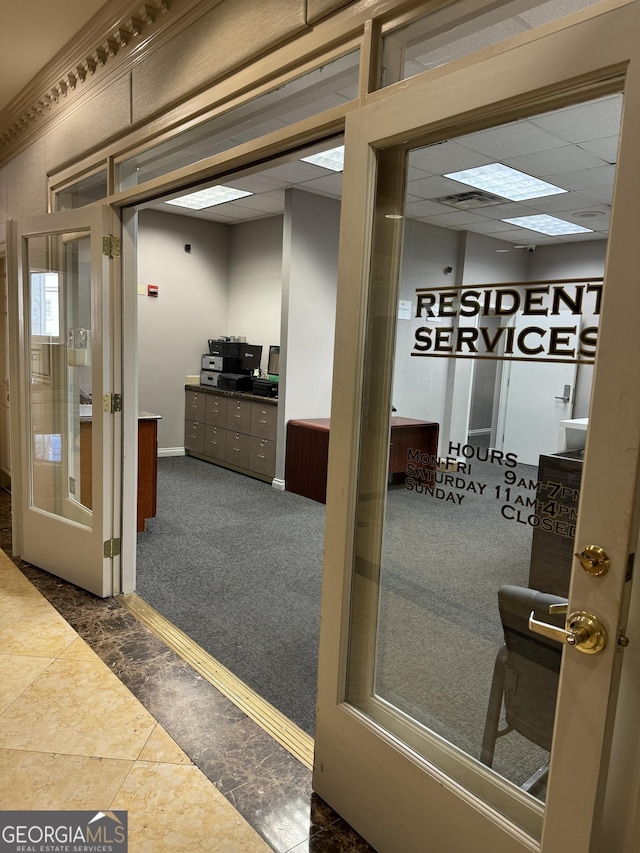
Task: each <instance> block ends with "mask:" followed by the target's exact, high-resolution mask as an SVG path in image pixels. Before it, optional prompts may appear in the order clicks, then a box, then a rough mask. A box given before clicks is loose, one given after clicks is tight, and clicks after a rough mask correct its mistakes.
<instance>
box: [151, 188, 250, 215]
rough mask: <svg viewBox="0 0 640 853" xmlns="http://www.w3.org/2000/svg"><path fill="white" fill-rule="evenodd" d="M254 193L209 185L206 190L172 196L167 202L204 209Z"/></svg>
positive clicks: (191, 208)
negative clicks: (176, 196)
mask: <svg viewBox="0 0 640 853" xmlns="http://www.w3.org/2000/svg"><path fill="white" fill-rule="evenodd" d="M248 195H253V193H249V192H247V191H246V190H237V189H235V188H234V187H223V186H217V187H208V189H206V190H198V191H197V192H195V193H188V195H183V196H180V197H179V198H172V199H171V200H170V201H167V202H165V204H175V205H176V207H188V208H189V209H190V210H204V209H205V208H207V207H215V206H216V205H217V204H226V202H228V201H236V200H237V199H239V198H244V197H245V196H248Z"/></svg>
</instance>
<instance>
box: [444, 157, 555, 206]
mask: <svg viewBox="0 0 640 853" xmlns="http://www.w3.org/2000/svg"><path fill="white" fill-rule="evenodd" d="M444 177H445V178H451V180H452V181H459V182H460V183H461V184H467V185H468V186H470V187H475V188H476V189H478V190H486V191H487V192H490V193H494V195H500V196H502V197H503V198H508V199H509V200H510V201H525V200H526V199H529V198H542V197H543V196H547V195H558V194H559V193H566V192H567V190H563V189H561V188H560V187H556V186H555V185H554V184H548V183H547V182H546V181H541V180H539V179H538V178H534V177H533V176H532V175H527V174H526V172H519V171H518V170H517V169H512V168H511V167H510V166H503V165H502V163H490V164H489V165H488V166H478V167H477V168H476V169H465V170H464V171H462V172H451V173H450V174H449V175H444Z"/></svg>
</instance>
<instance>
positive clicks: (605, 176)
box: [553, 166, 616, 191]
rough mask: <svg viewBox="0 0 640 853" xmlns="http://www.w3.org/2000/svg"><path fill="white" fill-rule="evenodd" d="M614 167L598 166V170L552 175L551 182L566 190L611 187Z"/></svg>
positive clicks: (582, 170) (581, 170)
mask: <svg viewBox="0 0 640 853" xmlns="http://www.w3.org/2000/svg"><path fill="white" fill-rule="evenodd" d="M615 172H616V170H615V166H600V168H598V169H580V170H579V171H577V172H562V173H561V174H558V175H554V178H553V181H554V183H555V184H557V185H558V186H559V187H564V188H565V189H567V190H579V191H584V190H588V189H592V188H593V187H611V186H613V179H614V176H615Z"/></svg>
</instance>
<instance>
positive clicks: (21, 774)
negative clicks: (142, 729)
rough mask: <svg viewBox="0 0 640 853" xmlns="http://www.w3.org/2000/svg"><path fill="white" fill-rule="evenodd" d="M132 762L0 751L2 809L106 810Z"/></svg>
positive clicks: (80, 756)
mask: <svg viewBox="0 0 640 853" xmlns="http://www.w3.org/2000/svg"><path fill="white" fill-rule="evenodd" d="M132 766H133V762H132V761H122V760H118V759H110V758H88V757H86V756H84V755H57V754H50V753H42V752H23V751H21V750H13V749H0V807H1V808H3V809H28V810H34V809H43V810H44V809H96V810H98V809H101V810H104V809H107V808H108V807H109V804H110V803H111V801H112V800H113V798H114V796H115V795H116V794H117V792H118V790H119V789H120V787H121V786H122V783H123V781H124V780H125V778H126V776H127V774H128V773H129V771H130V770H131V767H132Z"/></svg>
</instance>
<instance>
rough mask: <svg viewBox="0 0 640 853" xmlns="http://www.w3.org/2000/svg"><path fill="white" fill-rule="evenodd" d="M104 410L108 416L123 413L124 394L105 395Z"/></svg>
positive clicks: (103, 399) (103, 400)
mask: <svg viewBox="0 0 640 853" xmlns="http://www.w3.org/2000/svg"><path fill="white" fill-rule="evenodd" d="M102 403H103V409H104V411H105V412H107V414H110V415H111V414H113V413H114V412H121V411H122V394H105V395H104V397H103V398H102Z"/></svg>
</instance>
